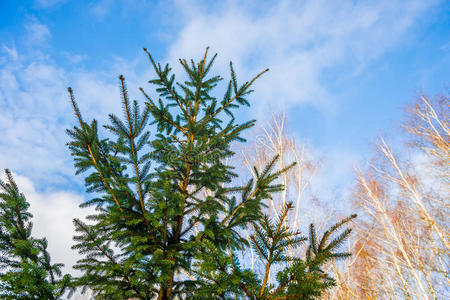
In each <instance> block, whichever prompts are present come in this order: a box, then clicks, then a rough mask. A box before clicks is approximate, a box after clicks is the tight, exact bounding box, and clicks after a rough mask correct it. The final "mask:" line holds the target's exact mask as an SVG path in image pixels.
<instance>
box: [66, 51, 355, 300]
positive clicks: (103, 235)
mask: <svg viewBox="0 0 450 300" xmlns="http://www.w3.org/2000/svg"><path fill="white" fill-rule="evenodd" d="M144 50H145V52H146V54H147V55H148V58H149V60H150V63H151V64H152V66H153V68H154V70H155V73H156V78H155V79H153V80H150V83H151V84H152V85H153V86H155V87H156V93H157V96H156V97H153V96H151V95H150V94H148V93H146V92H145V91H144V89H142V88H141V89H140V91H141V92H142V95H143V97H144V98H145V105H144V107H143V108H142V107H141V106H140V105H139V104H138V102H137V101H132V100H130V98H129V96H128V91H127V87H126V83H125V79H124V77H123V76H120V77H119V81H120V85H119V87H120V91H121V94H122V106H123V116H122V117H118V116H116V115H113V114H110V115H109V123H108V124H107V125H104V126H103V129H104V131H106V132H107V133H108V132H109V133H108V134H106V135H105V133H102V132H101V130H100V129H101V128H99V126H98V124H97V122H96V120H93V121H91V122H85V121H84V119H83V117H82V115H81V112H80V110H79V108H78V106H77V103H76V101H75V98H74V94H73V91H72V89H70V88H69V94H70V99H71V102H72V104H73V107H74V110H75V115H76V118H77V121H78V125H77V126H75V127H74V128H73V129H70V130H68V131H67V132H68V134H69V136H70V138H71V140H70V142H69V143H68V146H69V149H70V152H71V153H72V155H73V157H74V160H75V167H76V171H77V174H80V173H83V174H86V175H85V176H86V177H85V183H86V187H87V190H88V191H89V192H92V193H93V195H94V198H93V199H91V200H89V201H86V202H85V203H83V204H82V206H83V207H87V206H94V207H95V209H96V213H95V214H93V215H91V216H89V217H88V218H87V220H86V221H82V220H80V219H75V220H74V224H75V228H76V232H77V235H76V236H75V237H74V239H75V242H76V244H75V245H74V246H73V249H75V250H77V251H78V252H79V253H80V254H81V255H82V257H83V258H82V259H81V260H79V261H78V262H77V264H76V266H75V268H76V269H78V270H80V271H81V272H82V275H81V276H80V277H78V278H74V279H73V280H72V283H71V284H73V285H74V286H78V287H83V288H84V289H86V288H88V289H90V290H91V291H93V293H94V295H95V297H96V299H130V298H137V299H160V300H163V299H288V298H290V299H313V298H316V297H317V296H320V294H321V292H322V291H323V290H324V289H327V288H329V287H330V286H332V285H333V284H334V281H333V279H332V278H330V277H329V275H328V274H326V272H324V270H323V267H324V266H325V264H326V263H327V262H329V261H330V260H332V259H339V258H345V257H347V256H348V255H349V254H348V253H339V252H336V249H337V248H339V247H340V246H341V244H342V243H343V242H344V241H345V239H346V238H347V237H348V235H349V234H350V230H349V229H347V230H345V231H343V232H342V233H340V234H339V235H338V236H337V237H335V238H331V235H332V234H333V233H335V231H337V230H338V229H340V228H341V226H343V225H344V224H345V223H347V222H348V221H349V220H351V219H352V218H354V216H351V217H350V218H347V219H345V220H343V221H342V222H340V223H338V224H336V225H335V226H333V227H332V228H330V229H329V230H328V231H326V232H325V233H324V235H323V236H322V237H321V238H320V239H317V237H316V232H315V229H314V226H313V225H311V228H310V237H309V238H306V237H303V236H302V235H301V234H300V233H299V232H293V231H291V230H290V228H289V225H288V224H289V223H288V222H287V219H288V215H289V211H290V210H291V209H292V204H290V203H288V204H286V206H285V207H284V209H283V210H282V212H281V214H280V215H279V216H278V219H276V220H274V219H272V218H271V217H269V216H267V215H265V208H266V207H267V205H268V203H269V201H271V196H272V195H273V194H274V193H277V192H279V191H281V190H282V189H283V186H282V185H281V184H280V183H279V182H280V181H279V176H280V175H281V174H282V173H283V172H285V171H286V170H287V169H289V168H291V167H292V166H293V164H292V165H288V166H286V167H285V168H284V169H281V170H280V169H277V168H276V166H277V159H278V157H274V158H273V160H272V161H271V162H270V163H269V164H268V165H267V166H266V167H265V168H263V169H261V170H258V169H256V168H255V169H254V174H255V178H254V179H251V180H249V181H248V182H247V184H245V185H243V186H236V185H235V182H236V180H235V179H236V177H238V175H237V174H236V172H235V171H234V168H233V166H232V165H231V164H230V163H229V158H231V157H233V155H234V152H233V151H232V148H231V146H232V144H233V143H234V142H244V141H245V140H244V139H243V138H242V133H243V131H244V130H246V129H248V128H250V127H252V126H253V125H254V124H255V121H254V120H251V121H248V122H243V123H239V122H237V121H236V119H235V118H234V114H235V111H236V110H237V109H239V108H241V107H242V106H249V102H248V99H247V97H248V95H249V94H250V93H251V92H252V90H251V86H252V84H253V83H254V81H255V80H256V79H257V78H258V77H260V76H261V75H262V74H263V73H265V72H266V71H267V70H265V71H263V72H262V73H260V74H258V75H257V76H256V77H254V78H253V79H252V80H251V81H248V82H245V83H243V84H238V81H237V78H236V74H235V72H234V69H233V66H232V64H231V63H230V80H229V81H228V83H227V85H226V88H225V93H224V95H223V97H220V98H216V96H215V95H213V94H212V92H213V90H214V88H215V87H216V85H217V84H218V83H219V82H220V81H221V80H222V77H220V76H214V75H210V73H211V68H212V65H213V62H214V60H215V58H216V55H214V56H213V57H212V59H210V60H208V59H207V53H208V50H206V52H205V55H204V57H203V59H202V60H201V61H200V62H198V63H195V62H194V61H192V60H191V61H190V62H188V61H186V60H180V63H181V66H182V67H183V69H184V71H185V73H186V76H187V80H186V81H184V82H177V81H175V75H174V74H173V73H172V71H171V68H170V67H169V65H165V66H162V65H160V64H159V63H156V62H155V61H154V59H153V58H152V56H151V55H150V53H149V52H148V51H147V50H146V49H144ZM150 130H151V131H152V134H150ZM106 136H108V138H106ZM244 230H247V231H249V232H251V233H253V234H252V235H251V236H245V235H244V234H243V232H244ZM305 244H306V245H305ZM308 244H309V245H308ZM301 245H305V246H307V247H306V248H307V250H306V252H304V253H302V251H301V249H300V248H299V246H301ZM250 251H253V253H255V254H256V255H257V256H258V257H259V259H260V263H261V266H262V268H259V269H249V268H245V267H243V266H244V265H245V260H246V259H247V258H248V257H246V255H245V253H249V252H250Z"/></svg>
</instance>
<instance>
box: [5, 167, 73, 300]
mask: <svg viewBox="0 0 450 300" xmlns="http://www.w3.org/2000/svg"><path fill="white" fill-rule="evenodd" d="M5 177H6V180H5V181H3V180H0V298H1V299H11V300H16V299H49V300H53V299H58V298H60V297H61V296H62V295H63V294H64V292H65V291H66V289H68V288H70V280H71V277H70V276H69V275H64V276H62V273H61V267H62V266H63V264H51V262H50V254H49V253H48V252H47V240H46V239H45V238H41V239H38V238H34V237H32V236H31V229H32V228H33V223H31V220H30V219H31V218H32V215H31V213H29V212H28V207H29V206H30V205H29V204H28V202H27V201H26V199H25V196H24V195H23V194H22V193H21V192H20V191H19V188H18V187H17V184H16V183H15V181H14V179H13V177H12V174H11V172H10V171H9V170H5Z"/></svg>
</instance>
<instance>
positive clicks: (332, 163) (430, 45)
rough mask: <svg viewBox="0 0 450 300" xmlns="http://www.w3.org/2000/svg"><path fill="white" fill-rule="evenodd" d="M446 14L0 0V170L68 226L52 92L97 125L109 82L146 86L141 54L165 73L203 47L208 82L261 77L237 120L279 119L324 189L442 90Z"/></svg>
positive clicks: (409, 8) (286, 5) (418, 9)
mask: <svg viewBox="0 0 450 300" xmlns="http://www.w3.org/2000/svg"><path fill="white" fill-rule="evenodd" d="M449 12H450V2H448V1H433V0H430V1H423V0H410V1H395V0H386V1H384V0H382V1H344V0H336V1H217V2H214V1H141V0H115V1H114V0H100V1H80V0H77V1H70V0H65V1H64V0H37V1H23V0H22V1H19V0H0V107H1V110H2V114H1V115H0V132H1V134H0V168H1V169H4V168H6V167H8V168H11V169H12V170H13V171H15V172H16V174H18V175H17V176H19V177H20V181H21V182H22V183H23V185H24V186H25V187H26V189H27V190H28V191H29V193H30V194H31V195H32V196H30V197H31V198H33V199H36V200H34V201H35V202H36V203H38V202H39V201H40V202H39V203H41V204H42V203H44V202H45V203H46V205H50V204H49V203H55V205H56V206H57V207H54V208H53V209H60V210H62V211H64V212H62V213H61V216H62V217H61V222H64V220H66V219H68V220H70V216H71V214H73V213H75V212H78V211H77V209H76V208H75V207H76V205H77V204H78V203H79V202H80V199H81V198H83V197H85V195H84V194H83V192H82V185H81V181H80V179H79V178H78V179H75V180H74V179H73V167H72V161H71V158H70V156H69V155H68V153H67V149H66V147H65V145H64V144H65V142H66V141H67V137H66V135H65V132H64V130H65V129H66V128H69V127H70V126H72V125H73V124H74V119H73V114H72V112H71V108H70V105H69V102H68V97H67V94H66V88H67V87H68V86H72V87H73V88H74V89H75V93H76V95H77V98H78V101H79V104H80V107H81V109H82V110H83V111H84V114H85V115H86V116H87V117H96V118H99V119H101V120H102V119H104V116H105V115H106V113H109V112H111V111H113V112H118V111H119V110H120V105H118V104H119V91H118V79H117V77H118V75H119V74H124V75H125V77H126V78H127V80H128V83H129V91H130V93H131V95H132V96H134V97H135V98H137V99H140V100H142V98H141V97H140V95H139V93H138V91H137V87H138V86H143V87H145V88H147V90H149V89H150V87H149V86H148V84H146V82H147V81H148V80H149V79H151V78H152V76H153V73H152V72H151V69H150V65H149V64H148V62H147V60H146V56H145V54H144V53H143V51H142V47H146V48H148V49H149V50H150V51H151V52H152V53H153V54H154V56H155V58H156V59H157V60H159V61H162V62H171V63H176V61H177V59H178V58H180V57H183V58H190V57H194V58H199V57H200V55H201V54H202V53H203V51H204V49H205V47H206V46H211V50H212V52H217V53H218V54H219V58H218V61H217V64H216V70H217V73H220V74H227V73H225V72H227V69H226V67H227V63H228V61H229V60H232V61H233V62H234V65H235V66H236V69H237V71H238V77H239V78H240V79H242V80H246V79H248V78H250V76H252V75H254V74H256V73H258V72H259V71H261V70H263V69H264V68H266V67H268V68H270V69H271V71H270V72H269V73H268V74H267V75H266V76H264V77H263V78H262V79H261V80H259V81H258V82H257V83H256V85H255V93H254V94H253V96H252V97H251V100H252V107H251V108H250V109H247V110H246V111H245V112H243V113H242V115H240V117H241V118H256V119H258V120H261V121H263V120H267V119H269V118H270V117H271V114H272V113H274V112H278V111H282V110H284V111H286V113H287V120H288V125H289V128H290V129H291V131H292V133H293V134H294V135H295V136H297V138H298V139H300V140H304V141H306V142H307V143H308V145H309V146H310V149H311V151H313V152H315V153H318V154H319V155H320V156H322V157H325V159H326V161H327V163H325V165H324V166H323V168H324V170H325V172H324V173H326V176H327V177H326V178H327V180H322V182H328V184H329V185H334V184H337V183H338V182H341V180H342V178H346V179H350V178H351V172H352V166H353V164H354V163H358V162H361V161H363V162H364V160H366V159H369V158H370V156H371V149H372V143H373V142H374V141H375V140H376V138H377V136H378V135H379V134H384V133H386V134H389V135H391V136H393V138H395V135H396V134H398V133H397V131H396V128H397V126H398V123H399V122H400V121H401V120H402V118H403V116H404V107H405V106H406V105H408V104H410V103H412V101H413V100H414V99H415V98H416V97H417V96H418V95H419V94H420V93H421V92H424V93H426V94H429V95H434V94H436V93H439V92H443V91H444V90H448V87H449V78H450V13H449ZM175 70H179V68H178V67H175ZM46 199H47V200H46ZM48 199H50V200H48ZM52 199H53V200H52ZM58 199H59V200H58ZM52 201H53V202H52ZM58 203H59V204H58ZM61 203H65V204H64V205H65V206H64V205H62V204H61ZM63 206H64V208H62V207H63ZM46 207H47V206H46ZM48 207H51V206H48ZM42 222H43V221H42ZM44 223H45V222H44ZM61 228H62V229H61V230H68V231H70V230H71V229H70V228H71V224H70V222H69V223H68V225H67V224H66V225H61ZM43 232H45V230H44V229H43ZM52 234H53V235H55V236H57V235H60V234H61V232H59V233H52ZM49 239H50V240H51V237H50V238H49ZM57 251H60V254H59V255H60V256H63V253H66V252H64V251H66V250H57ZM66 256H67V255H66ZM69 264H70V262H69Z"/></svg>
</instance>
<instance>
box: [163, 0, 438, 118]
mask: <svg viewBox="0 0 450 300" xmlns="http://www.w3.org/2000/svg"><path fill="white" fill-rule="evenodd" d="M432 2H433V1H420V0H413V1H407V2H405V1H391V0H389V1H356V2H355V1H343V0H342V1H274V2H272V4H271V5H270V4H269V5H264V7H262V5H261V2H259V1H255V2H247V4H242V3H241V2H238V1H224V2H223V3H222V4H217V5H214V6H212V7H211V6H209V7H208V6H206V5H205V2H194V3H195V4H193V2H192V1H189V2H188V3H187V2H184V1H178V6H179V8H180V10H179V11H180V13H181V15H182V18H184V20H185V26H184V28H183V29H182V30H181V31H180V32H179V34H178V38H177V40H176V41H175V42H174V43H173V44H172V45H171V47H170V54H169V59H170V60H171V61H176V58H178V57H192V56H194V57H199V56H200V55H201V51H202V50H203V49H204V48H205V47H206V46H208V45H209V46H211V47H212V49H213V51H217V52H219V54H220V57H219V60H218V64H219V66H220V67H221V68H222V70H225V68H226V66H227V60H229V59H232V60H233V61H234V62H235V63H236V66H237V68H238V69H239V70H240V71H241V74H242V75H241V77H244V78H249V76H251V75H253V74H256V73H257V72H259V71H261V69H262V68H263V67H266V66H267V67H269V68H270V69H271V71H270V72H269V73H268V74H267V75H266V76H264V77H263V78H262V79H261V80H260V81H259V83H258V84H257V91H258V92H257V95H256V98H257V99H258V100H257V102H258V103H256V105H257V106H258V107H259V108H261V107H264V108H265V109H266V110H269V109H273V108H274V107H280V104H285V105H291V104H298V103H311V104H313V105H315V106H317V107H319V108H321V109H322V110H325V111H327V110H333V109H334V108H333V101H334V100H336V97H334V95H333V94H334V93H333V90H332V89H331V88H329V86H330V85H331V84H333V83H336V82H339V81H340V80H342V78H345V77H347V78H351V77H352V76H356V75H357V74H358V72H359V71H360V70H361V69H363V68H364V67H365V66H366V64H367V63H368V62H370V61H372V60H373V59H375V58H377V57H379V56H380V55H381V54H383V53H385V52H386V51H389V50H390V49H391V48H392V47H393V46H395V45H396V43H397V41H398V40H400V39H401V38H402V35H403V34H404V33H405V32H406V31H407V30H408V28H410V26H411V25H412V24H413V22H414V21H415V20H416V18H417V17H418V16H420V15H421V14H422V13H424V12H425V11H426V9H427V7H428V6H429V5H430V4H431V3H432ZM205 7H206V8H205ZM337 68H338V69H339V70H340V72H334V73H333V72H332V71H333V70H336V69H337ZM337 73H338V75H337ZM332 74H336V75H332ZM324 77H326V80H324ZM270 104H271V105H270Z"/></svg>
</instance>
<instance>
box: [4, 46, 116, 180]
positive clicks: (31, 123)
mask: <svg viewBox="0 0 450 300" xmlns="http://www.w3.org/2000/svg"><path fill="white" fill-rule="evenodd" d="M0 51H1V49H0ZM115 81H117V79H116V77H115V76H114V77H111V76H109V75H105V74H102V73H94V72H88V71H84V70H74V71H71V72H68V71H67V70H65V69H63V68H61V67H58V66H56V65H55V64H54V63H53V62H52V61H51V60H50V59H49V58H46V57H39V58H37V59H36V58H35V57H34V56H32V55H31V56H26V55H21V54H20V53H17V50H16V49H15V48H11V47H10V48H8V47H3V55H2V53H1V52H0V107H1V108H2V111H4V113H2V114H0V132H1V133H2V134H1V135H0V153H1V155H0V168H2V169H3V168H6V167H8V168H10V169H12V170H14V171H16V172H19V173H21V174H27V176H28V177H30V178H32V179H33V180H40V181H41V182H46V183H51V184H67V183H69V182H70V183H72V184H73V181H74V179H73V174H74V169H73V162H72V158H71V157H70V155H69V153H68V149H67V147H66V146H65V144H66V142H67V141H68V137H67V135H66V133H65V130H66V129H67V128H71V127H72V126H73V125H76V120H75V117H74V115H73V110H72V107H71V104H70V101H69V97H68V94H67V90H66V89H67V87H68V86H69V84H70V85H72V87H73V88H74V90H75V94H76V97H77V100H78V102H79V106H80V108H81V109H82V111H83V114H84V115H85V116H86V120H90V119H91V118H97V119H104V118H105V116H106V114H107V113H109V112H111V111H114V112H117V111H120V105H118V104H119V95H120V94H119V90H118V87H117V85H116V84H115ZM67 178H70V179H67ZM75 180H80V178H77V179H75Z"/></svg>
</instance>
